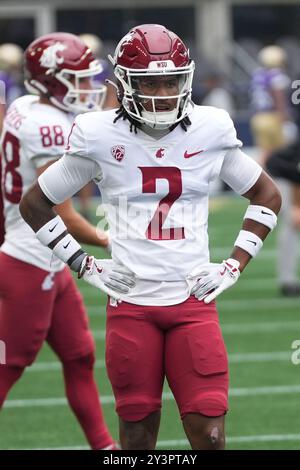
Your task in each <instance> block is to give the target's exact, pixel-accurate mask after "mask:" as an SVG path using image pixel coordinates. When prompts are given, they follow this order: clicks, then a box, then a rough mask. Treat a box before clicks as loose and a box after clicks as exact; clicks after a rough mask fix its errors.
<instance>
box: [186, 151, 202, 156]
mask: <svg viewBox="0 0 300 470" xmlns="http://www.w3.org/2000/svg"><path fill="white" fill-rule="evenodd" d="M202 152H204V150H199V151H198V152H193V153H188V151H187V150H186V151H185V152H184V158H191V157H194V156H195V155H199V154H200V153H202Z"/></svg>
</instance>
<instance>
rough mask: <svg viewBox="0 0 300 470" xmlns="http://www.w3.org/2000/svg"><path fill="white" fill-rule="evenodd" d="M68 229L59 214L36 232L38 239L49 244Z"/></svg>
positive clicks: (44, 243)
mask: <svg viewBox="0 0 300 470" xmlns="http://www.w3.org/2000/svg"><path fill="white" fill-rule="evenodd" d="M66 230H67V227H66V226H65V224H64V222H63V220H62V218H61V217H60V216H59V215H57V216H56V217H54V219H51V220H50V221H49V222H47V223H46V224H45V225H43V227H41V228H40V229H39V230H38V231H37V232H36V237H37V239H38V240H39V241H40V242H41V243H42V245H45V246H48V245H49V244H50V243H51V242H53V240H55V239H56V238H57V237H59V236H60V235H61V234H62V233H64V232H65V231H66Z"/></svg>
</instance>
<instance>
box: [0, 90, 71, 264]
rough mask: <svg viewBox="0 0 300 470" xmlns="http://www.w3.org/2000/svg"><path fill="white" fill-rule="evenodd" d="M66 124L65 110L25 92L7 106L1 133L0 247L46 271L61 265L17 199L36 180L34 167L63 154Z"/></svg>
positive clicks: (68, 118)
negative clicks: (0, 237)
mask: <svg viewBox="0 0 300 470" xmlns="http://www.w3.org/2000/svg"><path fill="white" fill-rule="evenodd" d="M70 128H71V121H70V117H69V116H68V115H67V114H66V113H64V112H63V111H60V110H59V109H57V108H55V107H53V106H50V105H46V104H41V103H39V98H38V97H37V96H32V95H27V96H23V97H21V98H18V99H17V100H15V101H14V102H13V103H12V104H11V106H10V107H9V108H8V111H7V114H6V117H5V119H4V126H3V131H2V136H1V149H2V150H1V154H2V162H1V164H2V191H3V201H4V214H5V232H6V234H5V241H4V244H3V245H2V246H1V250H2V251H3V252H4V253H6V254H8V255H10V256H12V257H14V258H17V259H19V260H21V261H24V262H26V263H30V264H32V265H34V266H37V267H39V268H42V269H45V270H46V271H59V270H61V269H62V268H63V267H64V265H63V263H62V262H61V261H60V260H58V258H56V257H54V256H53V254H52V251H51V250H50V249H49V248H47V247H45V246H43V245H42V244H41V243H40V242H39V241H38V239H37V238H36V236H35V233H34V232H33V230H32V229H31V228H30V227H29V225H27V224H26V222H25V221H24V220H23V218H22V217H21V215H20V211H19V202H20V200H21V197H22V195H23V194H24V192H25V191H26V190H27V189H28V188H29V186H31V185H32V183H34V181H36V180H37V168H39V167H41V166H43V165H45V164H46V163H47V162H50V161H52V160H55V159H57V158H59V157H61V156H62V155H63V153H64V148H65V145H66V140H67V138H68V135H69V132H70Z"/></svg>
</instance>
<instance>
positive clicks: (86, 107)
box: [51, 60, 106, 113]
mask: <svg viewBox="0 0 300 470" xmlns="http://www.w3.org/2000/svg"><path fill="white" fill-rule="evenodd" d="M101 72H102V66H101V64H100V62H98V61H97V60H95V61H94V63H93V62H92V63H91V66H90V69H89V70H80V71H73V70H68V69H63V70H61V71H60V72H58V73H57V74H56V78H57V79H58V80H59V81H60V82H61V83H62V84H64V85H65V86H66V87H67V89H68V91H67V93H66V94H65V96H64V97H63V100H62V106H63V108H64V109H65V110H66V111H72V112H75V113H80V112H81V113H82V112H86V111H96V110H98V111H99V110H101V109H102V107H103V104H104V100H105V96H106V86H105V85H103V84H100V83H97V82H95V81H93V78H94V77H95V76H97V75H98V74H100V73H101ZM54 100H55V98H52V100H51V101H53V103H54V104H55V101H54ZM56 106H58V107H60V106H61V103H59V102H58V103H57V104H56Z"/></svg>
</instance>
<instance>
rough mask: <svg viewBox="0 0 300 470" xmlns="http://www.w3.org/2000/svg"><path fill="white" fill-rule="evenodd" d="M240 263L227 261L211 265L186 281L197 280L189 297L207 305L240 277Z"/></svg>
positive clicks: (232, 260)
mask: <svg viewBox="0 0 300 470" xmlns="http://www.w3.org/2000/svg"><path fill="white" fill-rule="evenodd" d="M239 266H240V263H239V261H237V260H235V259H231V258H229V259H227V260H225V261H223V262H222V263H221V264H213V263H212V264H211V265H209V266H207V267H205V268H204V269H203V270H202V271H199V272H198V273H197V274H192V275H190V276H189V277H188V279H194V280H195V278H196V279H197V280H196V283H195V284H194V285H193V287H192V289H191V295H194V296H195V297H196V299H198V300H204V302H205V303H206V304H209V303H210V302H211V301H212V300H214V299H215V298H216V297H217V296H218V295H219V294H221V293H222V292H224V290H226V289H228V288H229V287H231V286H233V284H235V283H236V282H237V280H238V278H239V276H240V271H239Z"/></svg>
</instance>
